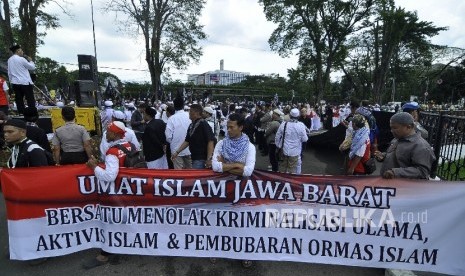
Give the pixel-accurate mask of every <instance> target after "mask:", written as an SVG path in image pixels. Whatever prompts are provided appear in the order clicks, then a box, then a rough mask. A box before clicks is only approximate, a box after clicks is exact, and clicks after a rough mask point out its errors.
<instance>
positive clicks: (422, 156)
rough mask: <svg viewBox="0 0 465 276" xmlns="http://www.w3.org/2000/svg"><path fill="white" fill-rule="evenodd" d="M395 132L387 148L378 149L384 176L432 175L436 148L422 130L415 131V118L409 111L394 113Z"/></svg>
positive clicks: (377, 152)
mask: <svg viewBox="0 0 465 276" xmlns="http://www.w3.org/2000/svg"><path fill="white" fill-rule="evenodd" d="M391 132H392V134H393V135H394V139H393V140H392V141H391V145H390V146H389V148H388V149H387V152H385V153H381V152H379V151H376V152H375V156H376V159H377V160H378V161H382V162H383V166H382V167H381V172H380V174H381V176H382V177H383V178H387V179H392V178H398V177H401V178H417V179H428V178H429V175H430V172H431V167H432V165H433V162H434V161H435V160H436V157H435V156H434V153H433V149H432V148H431V146H430V144H429V143H428V142H427V141H426V140H425V139H423V138H421V134H420V133H418V132H416V131H415V120H414V118H413V116H412V115H410V114H409V113H407V112H400V113H397V114H395V115H393V116H392V117H391Z"/></svg>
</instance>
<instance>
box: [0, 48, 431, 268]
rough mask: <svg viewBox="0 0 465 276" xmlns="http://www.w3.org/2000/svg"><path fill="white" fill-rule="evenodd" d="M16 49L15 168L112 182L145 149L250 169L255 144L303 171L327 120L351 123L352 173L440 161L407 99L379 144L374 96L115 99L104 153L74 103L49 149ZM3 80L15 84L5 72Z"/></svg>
mask: <svg viewBox="0 0 465 276" xmlns="http://www.w3.org/2000/svg"><path fill="white" fill-rule="evenodd" d="M11 50H12V51H13V53H14V55H13V57H12V60H11V63H10V61H9V68H10V66H11V70H12V72H11V74H12V76H13V75H16V76H19V77H17V78H14V77H11V76H10V82H11V83H12V85H13V89H14V91H15V93H16V97H17V99H16V100H17V102H16V103H17V107H18V111H19V113H20V114H23V115H24V119H25V120H20V119H9V118H8V116H7V115H8V110H3V111H1V110H0V124H2V129H3V136H4V142H5V143H6V145H7V147H8V150H9V151H10V152H11V154H10V157H9V159H8V161H7V167H8V168H20V167H40V166H48V165H55V166H62V165H69V164H86V165H87V166H88V167H89V168H90V169H91V170H92V171H93V172H94V174H95V176H96V177H97V179H98V180H100V181H114V180H115V179H116V177H117V175H118V172H119V169H120V168H121V167H124V164H125V162H124V161H125V159H126V158H127V154H128V152H130V151H140V154H141V155H142V156H143V157H144V158H145V161H146V164H147V168H148V169H153V170H155V169H191V168H192V169H211V170H213V171H214V172H219V173H222V172H229V173H231V174H234V175H237V176H243V177H249V176H251V175H252V173H253V171H254V169H255V164H256V157H257V150H258V152H259V154H261V155H263V156H268V161H269V169H270V170H271V171H274V172H278V171H279V172H283V173H292V174H300V173H301V172H302V166H303V164H302V161H303V160H302V158H303V152H304V150H305V148H306V143H307V141H308V139H309V137H310V133H311V132H312V131H318V130H320V129H321V128H322V126H324V127H325V128H327V129H329V128H332V127H335V126H337V125H340V124H342V125H344V126H345V127H346V128H347V131H346V136H345V139H344V141H343V142H342V144H341V145H340V147H339V150H340V151H341V152H342V153H343V154H345V155H346V156H347V162H346V166H345V173H346V174H347V175H366V174H370V173H373V172H372V171H369V170H368V168H367V164H368V162H369V160H370V159H372V158H375V159H376V160H377V161H379V162H382V167H381V170H380V176H382V177H383V178H385V179H392V178H414V179H428V177H429V175H430V172H431V168H432V164H433V162H434V160H435V156H434V154H433V150H432V148H431V146H430V145H429V144H428V142H427V141H426V140H425V137H427V136H428V133H427V131H426V130H425V129H424V128H423V127H422V126H421V125H420V124H419V122H418V116H419V113H418V109H419V105H418V103H415V102H410V103H406V104H405V105H403V106H402V107H401V109H402V110H398V111H400V112H397V113H396V114H394V115H393V116H392V117H391V119H390V128H391V132H392V134H393V136H394V139H393V140H392V141H391V144H390V146H389V148H388V149H387V151H386V152H380V151H379V150H378V147H377V135H378V129H377V124H376V119H375V118H374V116H373V114H372V111H373V110H377V108H378V107H377V106H376V105H370V103H369V102H368V101H362V102H360V103H359V102H352V103H350V104H348V105H342V106H331V105H322V106H315V107H311V106H310V105H308V104H297V105H292V106H291V105H289V106H280V105H279V104H277V103H271V102H269V103H256V104H253V105H250V104H247V103H231V102H225V103H221V102H215V103H207V104H205V103H201V102H191V103H190V102H187V101H186V100H185V99H184V98H182V97H177V98H175V99H174V100H173V101H172V102H166V103H161V102H156V103H155V104H153V105H151V104H148V103H147V102H135V101H127V102H124V103H123V102H120V103H119V104H116V105H115V104H114V103H113V101H112V100H109V99H108V100H106V101H104V104H103V106H104V108H103V110H102V111H101V114H100V117H101V124H102V125H101V127H102V129H103V130H104V131H103V135H102V137H101V142H100V145H99V153H98V154H96V153H95V152H93V150H92V147H91V137H90V136H89V133H88V132H87V130H86V129H85V128H84V127H82V126H80V125H78V124H76V122H75V119H76V114H75V109H74V108H73V107H70V106H64V107H62V109H61V115H62V118H63V120H64V122H65V124H64V125H63V126H61V127H59V128H57V129H56V130H55V132H54V133H53V138H52V139H51V145H52V147H50V143H49V142H48V140H47V135H46V133H45V131H44V130H42V129H40V128H39V127H38V126H37V124H36V122H37V120H38V118H39V115H38V112H37V108H36V107H35V101H33V98H32V99H31V98H30V95H32V94H31V93H32V92H31V91H30V89H31V84H32V81H31V80H30V79H29V78H30V77H29V78H25V77H24V76H25V75H24V76H23V75H22V73H21V72H22V71H21V70H19V69H18V68H19V67H20V66H22V67H21V68H23V69H24V70H26V71H27V70H30V69H33V67H34V66H33V62H32V61H31V60H30V59H27V58H23V57H22V56H23V53H22V50H21V48H20V47H18V46H15V47H12V49H11ZM19 58H20V59H19ZM15 62H16V63H15ZM14 70H19V71H21V72H19V71H18V72H15V71H14ZM0 88H2V89H3V90H8V87H5V86H4V83H3V82H2V81H1V79H0ZM0 94H1V93H0ZM6 94H8V93H6ZM24 95H25V96H26V99H27V107H26V106H25V104H24V102H23V99H22V96H24ZM4 100H5V99H3V98H2V97H0V108H5V106H4V104H3V101H4ZM6 100H8V99H6ZM7 107H8V105H7ZM399 109H400V107H399ZM102 163H104V164H105V165H104V166H102ZM307 165H311V164H307ZM111 257H112V254H110V253H108V252H105V251H101V252H100V253H99V255H98V256H97V257H96V258H93V259H92V260H91V261H89V262H86V264H85V268H92V267H96V266H99V265H103V264H105V263H108V262H109V260H110V259H111ZM244 264H246V265H250V262H249V261H244Z"/></svg>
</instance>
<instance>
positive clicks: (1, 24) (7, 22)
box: [0, 0, 14, 53]
mask: <svg viewBox="0 0 465 276" xmlns="http://www.w3.org/2000/svg"><path fill="white" fill-rule="evenodd" d="M2 3H3V15H5V18H3V15H1V14H0V28H1V30H2V35H3V36H2V39H3V45H4V53H9V52H10V47H11V46H12V45H13V44H14V40H13V31H12V29H11V17H10V13H11V11H10V3H9V0H2Z"/></svg>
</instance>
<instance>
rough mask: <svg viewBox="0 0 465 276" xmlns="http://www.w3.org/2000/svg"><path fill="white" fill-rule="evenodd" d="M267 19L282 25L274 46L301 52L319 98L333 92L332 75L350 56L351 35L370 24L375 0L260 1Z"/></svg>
mask: <svg viewBox="0 0 465 276" xmlns="http://www.w3.org/2000/svg"><path fill="white" fill-rule="evenodd" d="M259 2H260V3H261V4H262V5H263V6H264V11H265V15H266V18H267V19H268V20H270V21H272V22H274V23H276V24H278V27H277V28H276V29H275V30H274V32H273V33H272V35H271V37H270V39H269V44H270V46H271V49H272V50H274V51H277V52H278V53H279V54H280V55H282V56H287V55H289V54H290V53H292V52H293V51H295V50H297V51H298V52H299V66H300V70H307V71H306V72H305V73H306V74H309V76H310V77H311V78H312V81H313V83H314V93H315V96H316V99H317V100H319V99H320V98H321V97H322V96H323V95H324V93H326V92H328V91H330V82H331V80H330V74H331V72H332V70H333V69H337V68H339V67H340V66H341V64H342V62H343V60H344V58H345V57H346V55H347V47H346V46H345V44H346V42H347V39H348V36H349V35H351V34H354V33H356V32H358V31H359V30H361V29H363V28H365V27H366V23H367V22H366V21H367V20H366V19H367V18H368V16H369V15H370V14H371V12H372V10H373V1H371V0H355V1H342V0H330V1H325V0H314V1H302V0H260V1H259Z"/></svg>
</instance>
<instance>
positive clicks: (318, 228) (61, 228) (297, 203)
mask: <svg viewBox="0 0 465 276" xmlns="http://www.w3.org/2000/svg"><path fill="white" fill-rule="evenodd" d="M1 183H2V189H3V193H4V196H5V200H6V206H7V214H8V231H9V239H10V242H9V244H10V256H11V258H12V259H17V260H29V259H34V258H40V257H51V256H59V255H64V254H69V253H72V252H76V251H80V250H84V249H88V248H102V249H104V250H106V251H109V252H113V253H121V254H139V255H164V256H189V257H216V258H234V259H248V260H270V261H295V262H308V263H324V264H337V265H341V264H342V265H351V266H362V267H379V268H394V269H409V270H420V271H431V272H439V273H447V274H453V275H464V274H465V242H464V241H463V240H464V238H463V237H464V233H465V219H464V216H465V203H464V200H463V199H464V198H465V183H463V182H430V181H415V180H402V179H396V180H385V179H381V178H378V177H336V176H334V177H329V176H311V175H289V174H280V173H271V172H265V171H255V172H254V174H253V175H252V177H250V178H242V177H237V176H234V175H231V174H218V173H213V172H211V171H209V170H146V169H122V170H121V171H120V174H119V175H118V178H117V179H116V181H115V182H111V183H105V182H99V181H97V180H96V178H95V177H94V175H93V173H92V171H91V170H90V169H88V168H87V167H85V166H84V165H75V166H63V167H48V168H28V169H13V170H10V169H4V170H3V171H2V172H1Z"/></svg>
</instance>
